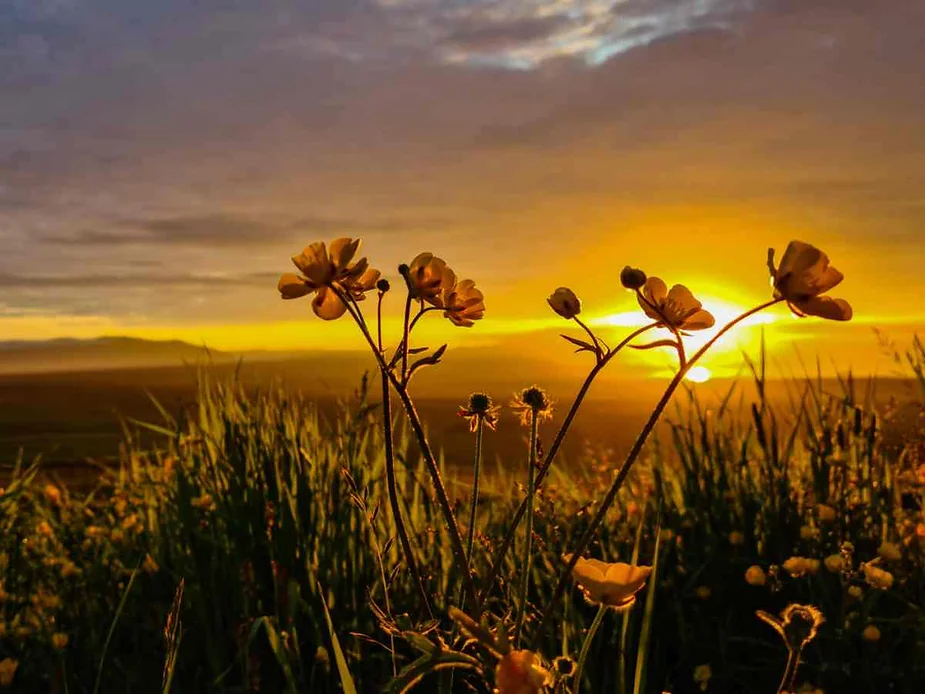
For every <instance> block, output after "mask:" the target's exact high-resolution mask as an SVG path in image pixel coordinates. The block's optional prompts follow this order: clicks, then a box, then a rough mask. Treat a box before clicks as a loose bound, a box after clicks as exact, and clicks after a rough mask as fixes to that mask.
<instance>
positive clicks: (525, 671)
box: [495, 650, 552, 694]
mask: <svg viewBox="0 0 925 694" xmlns="http://www.w3.org/2000/svg"><path fill="white" fill-rule="evenodd" d="M551 679H552V676H551V674H550V672H549V671H548V670H547V669H546V668H544V667H543V665H542V663H541V662H540V658H539V656H538V655H537V654H536V653H534V652H533V651H526V650H524V651H511V652H510V653H508V654H507V655H505V656H504V657H502V658H501V660H500V661H498V667H497V668H495V694H538V693H539V692H540V691H541V690H542V689H543V687H544V686H546V685H547V684H549V683H550V681H551Z"/></svg>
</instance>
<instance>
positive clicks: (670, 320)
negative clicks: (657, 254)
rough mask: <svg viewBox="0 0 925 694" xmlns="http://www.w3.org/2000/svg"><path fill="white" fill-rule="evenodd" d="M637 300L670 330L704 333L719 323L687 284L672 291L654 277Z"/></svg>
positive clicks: (652, 316) (677, 286)
mask: <svg viewBox="0 0 925 694" xmlns="http://www.w3.org/2000/svg"><path fill="white" fill-rule="evenodd" d="M636 298H637V300H638V301H639V306H640V307H641V308H642V310H643V311H645V314H646V315H647V316H648V317H649V318H651V319H652V320H656V321H658V322H659V324H660V325H664V326H667V327H669V328H673V329H676V330H704V329H705V328H711V327H713V324H714V323H715V322H716V320H715V319H714V318H713V315H712V314H711V313H710V312H709V311H706V310H704V309H703V308H702V306H703V304H701V303H700V302H699V301H697V299H695V298H694V295H693V294H692V293H691V290H690V289H688V288H687V287H685V286H684V285H683V284H676V285H674V286H673V287H672V288H671V290H669V289H668V287H667V286H666V285H665V283H664V282H663V281H662V280H661V279H659V278H658V277H650V278H649V279H647V280H646V283H645V285H644V286H643V288H642V292H641V293H637V295H636Z"/></svg>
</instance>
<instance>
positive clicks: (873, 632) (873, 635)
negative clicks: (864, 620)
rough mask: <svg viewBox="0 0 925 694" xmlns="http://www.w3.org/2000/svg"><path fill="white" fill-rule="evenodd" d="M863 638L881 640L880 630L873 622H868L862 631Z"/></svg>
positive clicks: (871, 640)
mask: <svg viewBox="0 0 925 694" xmlns="http://www.w3.org/2000/svg"><path fill="white" fill-rule="evenodd" d="M861 638H863V639H864V640H865V641H870V642H874V641H879V640H880V630H879V629H878V628H877V627H876V626H875V625H873V624H868V625H867V626H866V627H864V631H862V632H861Z"/></svg>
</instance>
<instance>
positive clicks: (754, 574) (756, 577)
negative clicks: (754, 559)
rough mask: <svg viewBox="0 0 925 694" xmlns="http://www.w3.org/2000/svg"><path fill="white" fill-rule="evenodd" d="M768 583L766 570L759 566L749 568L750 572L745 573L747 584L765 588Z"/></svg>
mask: <svg viewBox="0 0 925 694" xmlns="http://www.w3.org/2000/svg"><path fill="white" fill-rule="evenodd" d="M767 581H768V577H767V575H766V574H765V573H764V569H762V568H761V567H760V566H758V565H757V564H756V565H754V566H750V567H748V570H747V571H746V572H745V582H746V583H748V584H749V585H751V586H763V585H764V584H765V583H767Z"/></svg>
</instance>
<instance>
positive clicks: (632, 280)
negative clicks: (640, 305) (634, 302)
mask: <svg viewBox="0 0 925 694" xmlns="http://www.w3.org/2000/svg"><path fill="white" fill-rule="evenodd" d="M620 283H621V284H622V285H623V286H624V287H626V288H627V289H633V290H636V289H640V288H642V286H643V285H644V284H645V283H646V273H644V272H643V271H642V270H640V269H638V268H634V267H630V266H629V265H627V266H626V267H625V268H623V271H622V272H621V273H620Z"/></svg>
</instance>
